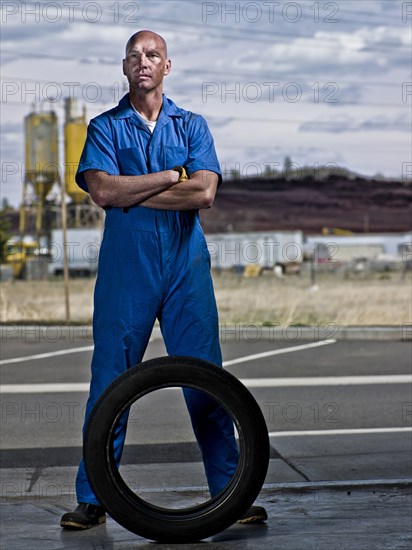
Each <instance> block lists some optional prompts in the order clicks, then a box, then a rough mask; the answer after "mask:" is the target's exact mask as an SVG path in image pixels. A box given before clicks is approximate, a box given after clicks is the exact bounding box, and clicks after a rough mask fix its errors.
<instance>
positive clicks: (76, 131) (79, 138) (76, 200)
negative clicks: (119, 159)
mask: <svg viewBox="0 0 412 550" xmlns="http://www.w3.org/2000/svg"><path fill="white" fill-rule="evenodd" d="M64 107H65V125H64V156H65V170H64V178H65V184H66V193H67V194H68V195H69V197H70V198H71V199H72V202H73V204H74V205H78V204H82V203H84V201H85V200H86V198H87V196H88V195H87V193H85V192H84V191H83V190H82V189H80V187H78V185H77V184H76V181H75V175H76V171H77V167H78V165H79V160H80V156H81V154H82V150H83V146H84V142H85V141H86V134H87V123H86V113H85V110H84V109H83V112H82V114H81V115H80V116H79V115H77V113H76V109H77V101H76V99H75V98H66V99H65V104H64Z"/></svg>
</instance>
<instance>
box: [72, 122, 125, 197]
mask: <svg viewBox="0 0 412 550" xmlns="http://www.w3.org/2000/svg"><path fill="white" fill-rule="evenodd" d="M86 170H102V171H103V172H107V173H108V174H110V175H112V176H118V175H119V174H120V172H119V165H118V162H117V156H116V151H115V147H114V143H113V139H112V131H111V128H110V127H109V126H108V124H107V123H105V122H104V120H103V119H100V118H99V117H98V118H95V119H93V120H91V121H90V124H89V127H88V128H87V137H86V142H85V144H84V148H83V152H82V156H81V157H80V162H79V167H78V169H77V173H76V183H77V185H78V186H79V187H81V188H82V189H83V190H84V191H86V192H87V193H88V192H89V189H88V187H87V184H86V181H85V178H84V173H85V172H86Z"/></svg>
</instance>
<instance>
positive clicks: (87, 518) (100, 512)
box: [60, 502, 106, 530]
mask: <svg viewBox="0 0 412 550" xmlns="http://www.w3.org/2000/svg"><path fill="white" fill-rule="evenodd" d="M105 522H106V514H105V510H104V508H103V507H102V506H96V505H95V504H88V503H87V502H79V504H78V505H77V507H76V509H75V510H74V511H73V512H67V513H66V514H64V515H63V516H62V519H61V520H60V525H61V526H62V527H64V529H73V530H75V529H76V530H77V529H90V527H93V525H99V524H100V523H105Z"/></svg>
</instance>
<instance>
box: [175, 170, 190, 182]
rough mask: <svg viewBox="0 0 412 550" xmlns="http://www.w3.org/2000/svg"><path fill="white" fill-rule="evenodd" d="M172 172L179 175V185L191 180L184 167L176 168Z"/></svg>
mask: <svg viewBox="0 0 412 550" xmlns="http://www.w3.org/2000/svg"><path fill="white" fill-rule="evenodd" d="M172 170H175V171H176V172H178V173H179V179H178V181H177V182H178V183H180V182H182V181H187V180H188V179H189V176H188V175H187V172H186V169H185V167H184V166H174V167H173V168H172Z"/></svg>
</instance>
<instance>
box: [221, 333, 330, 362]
mask: <svg viewBox="0 0 412 550" xmlns="http://www.w3.org/2000/svg"><path fill="white" fill-rule="evenodd" d="M336 342H337V340H334V339H330V340H322V341H321V342H312V343H311V344H302V345H300V346H291V347H290V348H282V349H273V350H271V351H263V352H262V353H255V354H253V355H245V356H244V357H238V358H237V359H230V360H229V361H224V362H223V366H224V367H230V366H231V365H237V364H238V363H246V362H248V361H255V360H256V359H264V358H265V357H271V356H272V355H283V354H284V353H292V352H294V351H304V350H306V349H312V348H319V347H321V346H327V345H329V344H335V343H336Z"/></svg>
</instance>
